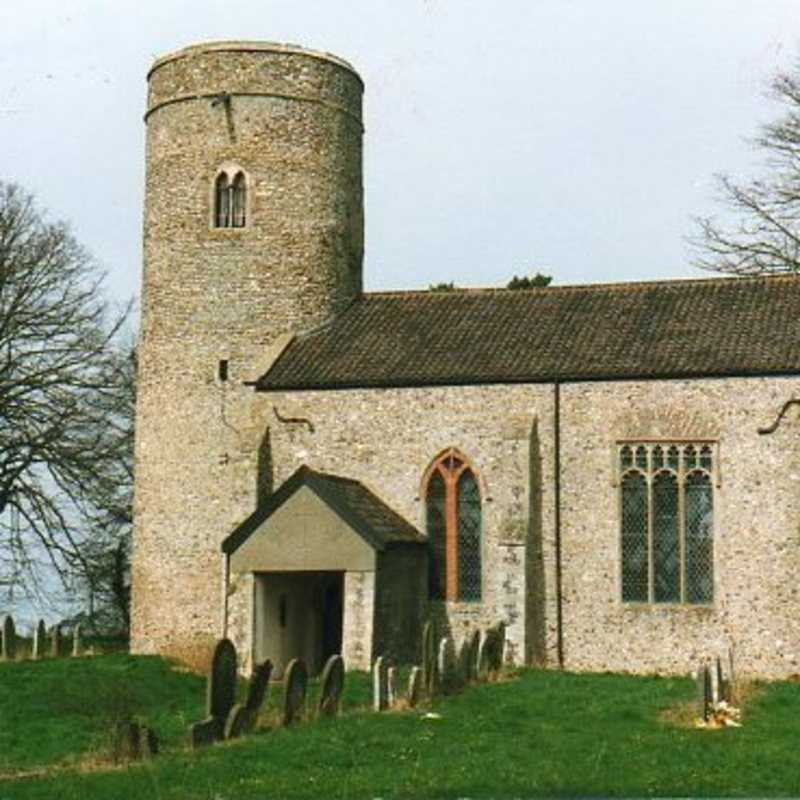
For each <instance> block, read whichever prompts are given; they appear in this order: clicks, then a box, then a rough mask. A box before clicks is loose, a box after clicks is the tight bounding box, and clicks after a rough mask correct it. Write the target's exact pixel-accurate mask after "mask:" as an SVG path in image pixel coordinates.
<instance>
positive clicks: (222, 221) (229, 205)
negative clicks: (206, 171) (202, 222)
mask: <svg viewBox="0 0 800 800" xmlns="http://www.w3.org/2000/svg"><path fill="white" fill-rule="evenodd" d="M246 223H247V179H246V178H245V175H244V173H243V172H242V171H241V170H239V171H237V172H236V173H235V174H234V175H233V177H230V176H229V174H228V173H227V172H225V171H223V172H220V173H219V175H217V178H216V181H215V182H214V227H215V228H244V227H245V225H246Z"/></svg>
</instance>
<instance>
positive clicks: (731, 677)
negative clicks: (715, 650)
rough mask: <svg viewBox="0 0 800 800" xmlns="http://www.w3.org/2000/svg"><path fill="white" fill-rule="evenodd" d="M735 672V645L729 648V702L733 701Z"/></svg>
mask: <svg viewBox="0 0 800 800" xmlns="http://www.w3.org/2000/svg"><path fill="white" fill-rule="evenodd" d="M735 680H736V679H735V673H734V671H733V647H731V648H730V649H729V650H728V695H729V697H728V702H729V703H732V702H733V692H734V686H735V685H736V683H735Z"/></svg>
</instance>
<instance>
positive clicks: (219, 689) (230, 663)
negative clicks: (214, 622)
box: [189, 639, 236, 748]
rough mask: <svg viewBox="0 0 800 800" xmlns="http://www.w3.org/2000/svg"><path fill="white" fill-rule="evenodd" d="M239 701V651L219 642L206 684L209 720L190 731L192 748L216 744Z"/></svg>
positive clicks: (203, 721) (196, 724) (191, 728)
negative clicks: (235, 703) (237, 679)
mask: <svg viewBox="0 0 800 800" xmlns="http://www.w3.org/2000/svg"><path fill="white" fill-rule="evenodd" d="M235 699H236V648H235V647H234V646H233V642H231V640H230V639H220V640H219V641H218V642H217V645H216V647H215V648H214V654H213V655H212V657H211V667H210V668H209V671H208V682H207V683H206V718H205V719H204V720H202V721H201V722H195V723H194V724H193V725H191V726H190V728H189V735H190V737H191V742H192V747H195V748H196V747H203V746H205V745H209V744H213V743H214V742H216V741H217V740H219V739H222V738H223V737H224V735H225V726H226V724H227V722H228V715H229V714H230V713H231V709H232V708H233V701H234V700H235Z"/></svg>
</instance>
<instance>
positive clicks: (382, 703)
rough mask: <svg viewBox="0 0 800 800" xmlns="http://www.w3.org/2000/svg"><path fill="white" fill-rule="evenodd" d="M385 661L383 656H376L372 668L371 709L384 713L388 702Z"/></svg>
mask: <svg viewBox="0 0 800 800" xmlns="http://www.w3.org/2000/svg"><path fill="white" fill-rule="evenodd" d="M386 668H387V665H386V661H385V660H384V658H383V656H378V657H377V658H376V659H375V663H374V664H373V666H372V708H373V710H375V711H385V710H386V705H387V702H388V698H387V688H388V687H387V685H386V684H387V679H386Z"/></svg>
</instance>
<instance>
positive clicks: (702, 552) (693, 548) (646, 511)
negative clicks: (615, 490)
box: [617, 442, 717, 603]
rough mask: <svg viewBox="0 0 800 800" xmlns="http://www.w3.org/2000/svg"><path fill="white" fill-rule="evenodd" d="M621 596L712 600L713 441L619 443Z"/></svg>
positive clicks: (648, 599) (632, 599) (629, 599)
mask: <svg viewBox="0 0 800 800" xmlns="http://www.w3.org/2000/svg"><path fill="white" fill-rule="evenodd" d="M617 463H618V468H619V486H620V527H621V547H620V554H621V562H622V564H621V585H622V600H623V601H624V602H638V603H647V602H649V603H711V602H713V600H714V492H713V487H714V483H715V477H716V469H717V464H716V451H715V447H714V444H713V443H712V442H691V443H689V442H641V443H639V442H636V443H629V442H626V443H623V444H620V445H619V446H618V462H617Z"/></svg>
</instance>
